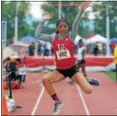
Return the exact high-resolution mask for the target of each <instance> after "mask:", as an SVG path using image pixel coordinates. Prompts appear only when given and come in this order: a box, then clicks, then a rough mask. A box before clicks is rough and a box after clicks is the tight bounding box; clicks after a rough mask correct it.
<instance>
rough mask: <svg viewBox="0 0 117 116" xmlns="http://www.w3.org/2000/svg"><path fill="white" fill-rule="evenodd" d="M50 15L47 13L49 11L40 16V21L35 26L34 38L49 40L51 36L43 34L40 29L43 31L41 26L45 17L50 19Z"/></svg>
mask: <svg viewBox="0 0 117 116" xmlns="http://www.w3.org/2000/svg"><path fill="white" fill-rule="evenodd" d="M50 18H51V16H50V15H49V13H44V14H43V16H42V20H41V21H40V23H39V25H38V26H37V28H36V30H35V34H34V36H35V38H36V39H39V40H42V41H47V42H51V41H52V39H53V37H52V36H50V35H48V34H43V33H42V31H43V26H44V23H45V21H46V20H47V19H50Z"/></svg>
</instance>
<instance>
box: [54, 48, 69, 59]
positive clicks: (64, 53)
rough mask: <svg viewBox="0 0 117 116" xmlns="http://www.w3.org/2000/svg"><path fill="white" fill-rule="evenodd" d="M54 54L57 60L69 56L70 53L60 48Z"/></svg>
mask: <svg viewBox="0 0 117 116" xmlns="http://www.w3.org/2000/svg"><path fill="white" fill-rule="evenodd" d="M56 54H57V59H58V60H63V59H67V58H70V53H69V51H68V50H60V51H57V52H56Z"/></svg>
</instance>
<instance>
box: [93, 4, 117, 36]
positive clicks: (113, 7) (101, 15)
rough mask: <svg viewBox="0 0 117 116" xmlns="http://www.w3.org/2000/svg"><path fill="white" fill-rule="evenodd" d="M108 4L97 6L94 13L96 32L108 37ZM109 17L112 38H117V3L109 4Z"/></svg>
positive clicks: (94, 7)
mask: <svg viewBox="0 0 117 116" xmlns="http://www.w3.org/2000/svg"><path fill="white" fill-rule="evenodd" d="M106 4H107V2H102V3H101V4H99V3H98V4H97V3H96V4H95V5H94V6H93V12H95V14H96V15H95V16H96V18H95V20H94V32H95V33H99V34H101V35H102V36H105V37H106ZM108 4H109V16H110V38H112V37H116V36H117V13H116V11H117V2H109V3H108Z"/></svg>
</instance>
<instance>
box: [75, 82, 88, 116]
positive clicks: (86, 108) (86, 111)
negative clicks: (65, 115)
mask: <svg viewBox="0 0 117 116" xmlns="http://www.w3.org/2000/svg"><path fill="white" fill-rule="evenodd" d="M76 87H77V90H78V92H79V95H80V98H81V101H82V104H83V106H84V110H85V113H86V115H90V113H89V110H88V107H87V104H86V102H85V99H84V97H83V95H82V92H81V89H80V88H79V86H78V85H77V84H76Z"/></svg>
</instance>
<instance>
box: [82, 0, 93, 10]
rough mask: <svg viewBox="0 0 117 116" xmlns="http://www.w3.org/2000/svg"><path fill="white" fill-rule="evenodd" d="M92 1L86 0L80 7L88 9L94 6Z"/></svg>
mask: <svg viewBox="0 0 117 116" xmlns="http://www.w3.org/2000/svg"><path fill="white" fill-rule="evenodd" d="M91 3H92V1H90V0H85V1H84V2H83V3H82V4H81V5H80V6H81V7H82V8H83V9H86V8H88V7H89V6H91V5H92V4H91Z"/></svg>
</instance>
